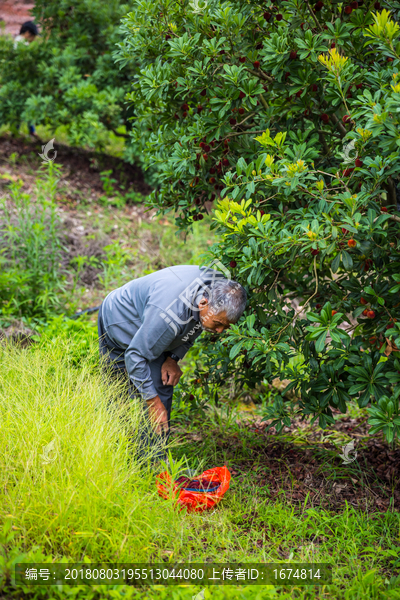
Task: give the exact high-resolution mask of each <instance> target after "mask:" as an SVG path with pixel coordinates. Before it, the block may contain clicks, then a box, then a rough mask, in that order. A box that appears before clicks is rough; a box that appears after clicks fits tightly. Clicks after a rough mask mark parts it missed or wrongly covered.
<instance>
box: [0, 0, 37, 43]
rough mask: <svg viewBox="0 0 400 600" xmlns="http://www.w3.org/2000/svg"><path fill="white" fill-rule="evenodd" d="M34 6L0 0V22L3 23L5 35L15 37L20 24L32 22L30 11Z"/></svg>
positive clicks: (27, 3) (31, 3) (28, 3)
mask: <svg viewBox="0 0 400 600" xmlns="http://www.w3.org/2000/svg"><path fill="white" fill-rule="evenodd" d="M34 6H35V4H34V3H33V2H23V1H21V2H18V1H17V2H12V1H10V0H0V21H3V22H4V23H5V30H4V31H5V33H10V34H11V35H17V34H18V33H19V30H20V27H21V25H22V23H25V21H33V18H32V15H31V14H30V11H31V10H32V8H33V7H34Z"/></svg>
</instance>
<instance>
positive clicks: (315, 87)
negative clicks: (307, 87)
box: [311, 83, 318, 92]
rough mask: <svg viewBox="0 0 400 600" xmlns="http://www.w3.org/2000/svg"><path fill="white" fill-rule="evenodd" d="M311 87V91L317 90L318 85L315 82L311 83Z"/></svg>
mask: <svg viewBox="0 0 400 600" xmlns="http://www.w3.org/2000/svg"><path fill="white" fill-rule="evenodd" d="M311 89H312V91H313V92H318V86H317V84H316V83H313V84H312V86H311Z"/></svg>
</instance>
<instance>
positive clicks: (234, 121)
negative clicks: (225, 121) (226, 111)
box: [229, 117, 236, 125]
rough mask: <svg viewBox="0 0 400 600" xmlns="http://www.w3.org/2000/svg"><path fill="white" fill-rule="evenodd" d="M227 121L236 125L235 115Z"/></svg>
mask: <svg viewBox="0 0 400 600" xmlns="http://www.w3.org/2000/svg"><path fill="white" fill-rule="evenodd" d="M229 123H230V124H231V125H236V119H235V117H232V118H231V119H229Z"/></svg>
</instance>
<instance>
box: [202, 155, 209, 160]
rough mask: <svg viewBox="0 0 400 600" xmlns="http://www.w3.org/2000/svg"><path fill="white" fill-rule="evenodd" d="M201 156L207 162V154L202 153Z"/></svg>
mask: <svg viewBox="0 0 400 600" xmlns="http://www.w3.org/2000/svg"><path fill="white" fill-rule="evenodd" d="M203 158H204V160H205V161H206V162H207V160H208V154H203Z"/></svg>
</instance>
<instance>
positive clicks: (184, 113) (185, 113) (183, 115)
mask: <svg viewBox="0 0 400 600" xmlns="http://www.w3.org/2000/svg"><path fill="white" fill-rule="evenodd" d="M182 117H183V118H185V117H187V112H186V110H184V111H183V113H182Z"/></svg>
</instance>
